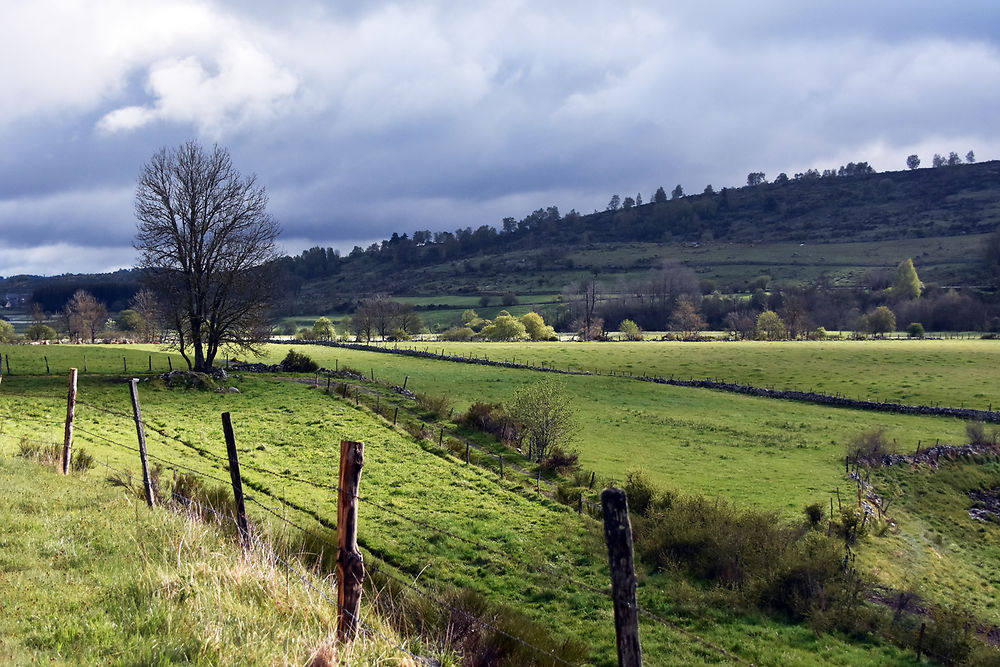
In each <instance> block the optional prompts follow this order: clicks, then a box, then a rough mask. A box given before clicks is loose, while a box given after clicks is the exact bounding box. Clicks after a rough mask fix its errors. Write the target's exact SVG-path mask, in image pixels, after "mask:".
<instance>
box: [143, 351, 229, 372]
mask: <svg viewBox="0 0 1000 667" xmlns="http://www.w3.org/2000/svg"><path fill="white" fill-rule="evenodd" d="M228 361H229V360H228V359H227V360H226V362H227V363H226V368H229V363H228ZM149 372H150V373H152V372H153V355H149Z"/></svg>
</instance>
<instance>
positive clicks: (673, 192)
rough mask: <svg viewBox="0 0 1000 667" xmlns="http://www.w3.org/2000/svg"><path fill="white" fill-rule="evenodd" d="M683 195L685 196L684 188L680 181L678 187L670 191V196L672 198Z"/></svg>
mask: <svg viewBox="0 0 1000 667" xmlns="http://www.w3.org/2000/svg"><path fill="white" fill-rule="evenodd" d="M683 196H684V188H682V187H681V184H680V183H678V184H677V187H676V188H674V189H673V190H671V191H670V198H671V199H680V198H681V197H683Z"/></svg>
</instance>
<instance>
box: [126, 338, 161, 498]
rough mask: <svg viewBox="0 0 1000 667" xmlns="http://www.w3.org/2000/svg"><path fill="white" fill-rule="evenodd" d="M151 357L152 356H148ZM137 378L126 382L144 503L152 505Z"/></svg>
mask: <svg viewBox="0 0 1000 667" xmlns="http://www.w3.org/2000/svg"><path fill="white" fill-rule="evenodd" d="M150 359H152V357H150ZM138 383H139V379H138V378H132V379H131V380H129V382H128V388H129V393H130V394H131V395H132V413H133V415H134V416H135V433H136V436H137V437H138V438H139V460H140V461H141V462H142V485H143V488H144V489H145V491H146V504H148V505H149V506H150V507H153V506H154V505H155V504H156V500H155V499H154V497H153V484H152V482H151V481H150V479H149V459H148V458H147V456H146V427H145V425H144V424H143V423H142V408H140V407H139V389H138Z"/></svg>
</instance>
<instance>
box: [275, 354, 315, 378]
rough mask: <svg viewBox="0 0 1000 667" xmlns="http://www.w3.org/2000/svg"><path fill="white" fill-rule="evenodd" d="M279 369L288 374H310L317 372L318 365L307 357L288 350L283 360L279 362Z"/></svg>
mask: <svg viewBox="0 0 1000 667" xmlns="http://www.w3.org/2000/svg"><path fill="white" fill-rule="evenodd" d="M281 368H282V369H283V370H284V371H286V372H288V373H311V372H313V371H316V370H319V364H317V363H316V362H315V361H313V360H312V359H311V358H310V357H309V355H306V354H302V353H301V352H296V351H295V350H289V351H288V354H287V355H285V358H284V359H282V360H281Z"/></svg>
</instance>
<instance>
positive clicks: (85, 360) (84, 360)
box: [83, 355, 87, 373]
mask: <svg viewBox="0 0 1000 667" xmlns="http://www.w3.org/2000/svg"><path fill="white" fill-rule="evenodd" d="M83 372H84V373H86V372H87V355H83Z"/></svg>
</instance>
